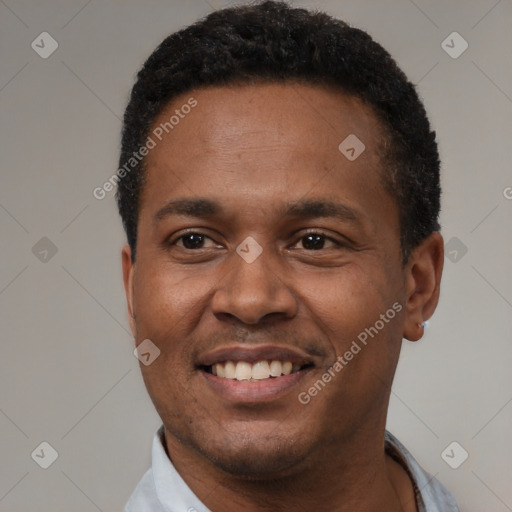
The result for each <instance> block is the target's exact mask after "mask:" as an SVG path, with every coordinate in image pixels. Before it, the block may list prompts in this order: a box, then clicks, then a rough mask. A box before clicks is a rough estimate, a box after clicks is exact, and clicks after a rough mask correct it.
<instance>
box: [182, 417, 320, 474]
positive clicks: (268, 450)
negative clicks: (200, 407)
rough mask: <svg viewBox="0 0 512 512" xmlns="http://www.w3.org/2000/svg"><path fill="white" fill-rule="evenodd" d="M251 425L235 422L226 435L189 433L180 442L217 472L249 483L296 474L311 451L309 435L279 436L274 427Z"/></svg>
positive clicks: (296, 433)
mask: <svg viewBox="0 0 512 512" xmlns="http://www.w3.org/2000/svg"><path fill="white" fill-rule="evenodd" d="M254 423H256V422H249V423H242V424H240V423H238V422H237V424H235V425H231V427H230V428H229V431H227V430H224V429H222V428H220V429H219V428H217V430H216V431H211V430H210V432H208V433H207V432H206V431H202V432H191V431H189V432H188V435H186V436H184V437H182V438H181V441H182V443H183V444H185V445H187V446H188V447H189V449H192V450H194V451H195V452H196V453H199V454H200V455H201V456H202V457H204V458H206V459H208V460H209V461H210V462H211V463H212V464H213V465H214V466H215V467H216V468H218V469H220V470H222V471H224V472H225V473H228V474H229V475H233V476H236V477H237V478H242V479H248V480H264V479H270V478H277V477H279V478H282V477H283V476H286V475H289V474H291V473H293V472H296V471H297V470H298V469H299V468H300V467H301V466H302V465H303V463H304V462H305V461H306V460H307V458H308V455H309V454H311V453H312V452H313V451H314V444H315V442H314V439H313V436H311V434H309V435H307V433H306V434H301V433H299V432H293V431H290V430H289V429H286V431H285V432H283V431H281V432H279V430H280V429H279V426H276V425H275V424H273V425H258V427H259V428H255V427H256V425H255V424H254ZM262 427H264V428H262ZM270 427H272V428H270ZM222 432H223V433H222ZM194 434H195V435H194Z"/></svg>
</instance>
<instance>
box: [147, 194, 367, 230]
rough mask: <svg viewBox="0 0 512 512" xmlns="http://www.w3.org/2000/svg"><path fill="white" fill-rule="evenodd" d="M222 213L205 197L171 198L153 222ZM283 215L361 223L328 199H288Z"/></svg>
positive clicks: (355, 213)
mask: <svg viewBox="0 0 512 512" xmlns="http://www.w3.org/2000/svg"><path fill="white" fill-rule="evenodd" d="M223 213H224V209H223V208H222V205H221V204H220V203H219V202H217V201H214V200H211V199H207V198H202V197H199V198H193V199H185V198H183V199H181V198H178V199H173V200H171V201H169V202H168V203H167V204H165V205H164V206H163V207H162V208H160V209H159V210H158V211H157V212H156V213H155V215H154V217H153V221H154V223H155V224H156V223H158V222H160V221H161V220H163V219H164V218H166V217H168V216H170V215H186V216H189V217H199V218H209V217H215V216H221V215H222V214H223ZM278 213H279V214H280V216H283V217H298V218H303V219H312V218H317V217H334V218H337V219H339V220H342V221H345V222H346V221H349V222H353V223H361V221H362V219H361V214H360V213H359V212H358V211H357V210H355V209H354V208H351V207H350V206H347V205H345V204H343V203H338V202H335V201H329V200H319V199H315V200H308V199H301V200H299V201H290V202H288V203H286V204H285V205H284V206H283V207H282V208H280V209H279V211H278Z"/></svg>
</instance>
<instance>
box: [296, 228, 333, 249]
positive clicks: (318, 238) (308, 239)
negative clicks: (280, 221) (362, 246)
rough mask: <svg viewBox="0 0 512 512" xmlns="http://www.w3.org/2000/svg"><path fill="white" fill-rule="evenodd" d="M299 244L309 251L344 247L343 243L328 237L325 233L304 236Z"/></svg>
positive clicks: (310, 233)
mask: <svg viewBox="0 0 512 512" xmlns="http://www.w3.org/2000/svg"><path fill="white" fill-rule="evenodd" d="M298 243H301V244H302V248H303V249H306V250H308V251H318V250H321V249H329V248H333V247H339V246H341V245H342V244H341V243H339V242H337V241H336V240H334V239H333V238H331V237H328V236H327V235H325V234H324V233H321V232H316V231H314V232H309V233H306V234H304V235H302V237H301V238H300V240H299V241H298ZM326 243H327V244H328V246H327V247H326V246H325V245H326ZM329 244H330V246H329Z"/></svg>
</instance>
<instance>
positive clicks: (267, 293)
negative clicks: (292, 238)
mask: <svg viewBox="0 0 512 512" xmlns="http://www.w3.org/2000/svg"><path fill="white" fill-rule="evenodd" d="M230 260H231V261H229V262H227V263H228V265H230V268H229V270H228V272H227V274H226V276H225V277H224V278H223V279H222V280H221V283H219V285H218V288H217V289H216V292H215V294H214V296H213V298H212V304H211V305H212V310H213V313H214V314H215V315H216V316H222V315H229V316H230V317H234V318H236V319H238V320H239V321H240V322H243V323H245V324H258V323H260V322H263V321H264V319H266V318H267V317H277V316H281V317H282V318H287V319H289V318H292V317H293V316H295V314H296V312H297V301H296V299H295V296H294V295H293V293H292V292H291V290H290V288H289V287H288V286H287V285H286V284H285V283H286V276H285V275H284V274H283V270H282V266H280V265H279V264H278V262H277V261H276V260H277V255H274V254H271V253H270V251H269V250H263V251H262V253H261V254H260V255H259V256H258V257H257V258H256V259H255V260H254V261H252V262H248V261H246V260H244V259H243V258H242V257H240V256H239V254H238V253H236V252H233V254H232V255H231V258H230Z"/></svg>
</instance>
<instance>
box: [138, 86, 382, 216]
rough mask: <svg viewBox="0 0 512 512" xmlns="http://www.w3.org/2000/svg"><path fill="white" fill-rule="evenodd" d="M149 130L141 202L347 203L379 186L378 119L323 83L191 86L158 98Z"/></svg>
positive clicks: (149, 204)
mask: <svg viewBox="0 0 512 512" xmlns="http://www.w3.org/2000/svg"><path fill="white" fill-rule="evenodd" d="M188 105H195V106H194V107H193V108H189V107H188ZM155 134H157V135H158V137H157V136H156V135H155ZM150 136H151V137H152V138H153V139H154V140H155V147H154V148H153V149H151V151H150V152H149V154H148V156H147V157H146V172H147V177H146V178H147V180H146V185H145V188H144V190H143V195H142V201H141V210H143V209H144V207H149V209H151V210H153V211H155V210H157V209H158V208H161V206H162V205H163V204H165V203H166V202H167V201H169V200H170V199H172V196H174V197H180V196H181V197H183V196H186V197H192V196H194V195H196V196H201V197H206V196H208V195H212V194H213V195H216V196H217V197H224V198H225V199H226V200H228V199H233V198H235V196H236V198H244V197H245V198H247V200H249V199H250V200H251V201H253V206H254V205H256V204H261V205H264V204H265V203H267V204H268V202H269V201H274V202H278V201H280V200H283V201H284V200H286V199H288V200H289V199H290V198H291V197H294V198H300V197H301V196H306V195H308V194H309V193H311V192H314V193H315V194H316V195H318V194H320V195H322V194H323V195H325V194H327V193H328V195H330V196H331V197H332V195H333V194H334V195H336V196H340V195H341V196H342V198H344V199H347V200H348V202H349V203H350V197H349V196H351V195H352V196H353V195H354V194H355V195H367V196H371V195H372V193H371V192H372V191H373V193H375V192H376V191H377V192H379V193H382V192H383V190H381V189H382V185H381V179H380V177H381V172H382V170H381V167H382V163H381V162H382V158H381V156H382V147H383V145H382V140H383V130H382V127H381V125H380V123H379V122H378V120H377V118H376V116H375V115H374V114H373V112H372V111H371V109H370V108H368V107H367V106H366V105H365V104H364V103H363V102H362V101H361V100H359V99H358V98H355V97H353V96H349V95H346V94H344V93H342V92H340V91H338V90H334V89H331V88H327V87H324V86H315V85H304V84H298V83H278V84H276V83H270V84H269V83H266V84H265V83H263V84H257V85H236V86H230V87H208V88H203V89H196V90H192V91H190V92H188V93H186V94H182V95H181V96H179V97H177V98H175V99H174V100H173V101H172V102H171V103H170V104H169V105H167V107H166V108H165V109H164V110H163V111H162V112H161V113H160V115H159V116H158V117H157V119H156V120H155V123H154V124H153V127H152V131H151V133H150ZM347 150H349V152H348V153H347ZM359 153H360V154H359ZM354 156H356V157H357V158H353V157H354ZM349 157H350V158H349Z"/></svg>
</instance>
